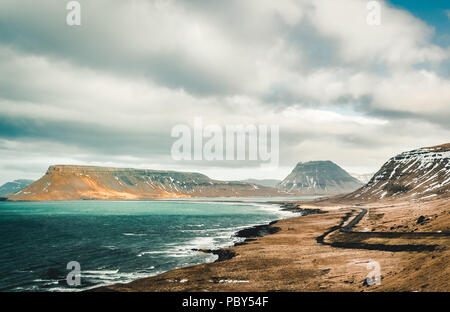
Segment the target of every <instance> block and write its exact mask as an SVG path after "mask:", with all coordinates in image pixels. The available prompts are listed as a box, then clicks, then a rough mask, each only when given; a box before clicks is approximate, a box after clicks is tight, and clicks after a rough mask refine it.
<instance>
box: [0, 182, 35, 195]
mask: <svg viewBox="0 0 450 312" xmlns="http://www.w3.org/2000/svg"><path fill="white" fill-rule="evenodd" d="M33 182H34V181H33V180H25V179H21V180H14V181H13V182H7V183H5V184H3V185H2V186H0V195H5V194H12V193H17V192H18V191H20V190H22V189H24V188H25V187H27V186H28V185H30V184H31V183H33Z"/></svg>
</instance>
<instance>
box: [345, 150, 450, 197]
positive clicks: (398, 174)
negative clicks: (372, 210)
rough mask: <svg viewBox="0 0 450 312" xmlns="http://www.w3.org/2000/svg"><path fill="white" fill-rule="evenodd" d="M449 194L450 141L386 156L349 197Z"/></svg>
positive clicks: (447, 195)
mask: <svg viewBox="0 0 450 312" xmlns="http://www.w3.org/2000/svg"><path fill="white" fill-rule="evenodd" d="M449 195H450V144H443V145H439V146H433V147H425V148H421V149H417V150H413V151H409V152H404V153H401V154H399V155H397V156H395V157H392V158H391V159H389V160H388V161H387V162H386V163H385V164H384V165H383V166H382V167H381V169H380V170H379V171H378V172H377V173H376V174H375V175H374V176H373V177H372V179H371V180H370V181H369V183H367V184H366V185H365V186H364V187H363V188H361V189H359V190H357V191H356V192H354V193H352V194H349V195H348V196H347V197H348V198H349V199H358V200H379V199H383V198H392V197H393V198H411V199H417V198H434V197H447V198H448V197H449Z"/></svg>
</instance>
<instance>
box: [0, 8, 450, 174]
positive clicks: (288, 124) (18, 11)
mask: <svg viewBox="0 0 450 312" xmlns="http://www.w3.org/2000/svg"><path fill="white" fill-rule="evenodd" d="M380 2H381V4H382V24H381V25H380V26H378V27H370V26H368V25H367V23H366V16H367V13H368V11H367V9H366V3H367V2H366V1H364V0H342V1H325V0H317V1H308V0H282V1H276V2H274V1H270V0H264V1H261V0H249V1H240V0H230V1H224V2H204V1H170V0H168V1H143V0H135V1H133V2H132V3H134V6H132V5H131V4H132V3H131V2H115V3H114V5H113V4H111V2H109V1H106V0H98V1H82V14H83V17H82V26H81V28H79V29H76V28H69V27H67V26H66V25H65V24H64V23H63V22H64V18H62V17H64V14H66V11H65V8H64V6H60V1H50V0H43V1H42V2H40V6H41V7H40V8H39V10H36V8H35V6H34V5H32V4H34V1H28V2H27V1H24V3H25V4H23V5H21V6H18V5H16V1H13V0H4V1H2V2H1V3H0V19H2V20H7V21H8V26H9V27H8V28H2V29H0V91H1V92H0V94H1V95H0V117H1V118H0V122H3V124H1V123H0V129H5V130H4V133H3V134H2V136H3V137H5V138H6V140H8V142H15V143H14V144H17V145H14V144H12V143H8V144H7V145H3V147H2V148H3V151H5V153H6V151H8V153H11V154H9V155H13V156H11V157H9V158H8V160H9V161H13V160H14V159H17V162H20V161H22V160H23V161H24V162H25V163H27V164H28V163H29V162H30V158H29V157H28V156H21V155H23V154H22V153H21V152H20V150H21V149H22V150H23V149H26V150H27V151H29V152H31V154H30V155H38V156H36V158H37V159H40V160H41V161H42V162H45V159H46V158H47V159H48V161H49V162H50V161H58V160H59V159H61V160H67V159H68V160H73V161H79V162H89V163H97V164H98V163H108V164H110V165H111V164H117V165H126V164H127V162H128V163H130V166H131V165H134V166H145V165H152V166H155V164H157V165H159V166H161V168H164V167H168V168H174V169H175V168H177V166H179V164H177V163H174V162H173V161H172V160H171V159H170V155H169V149H168V148H167V146H170V142H171V141H170V140H171V138H170V128H171V127H172V126H173V125H174V124H177V123H192V120H193V118H194V117H195V116H202V117H203V119H204V120H205V121H206V122H207V123H216V124H220V125H224V124H237V123H266V124H279V125H280V126H281V140H282V142H281V152H282V153H281V157H282V158H281V162H282V164H281V165H282V167H283V168H284V169H280V170H281V171H282V172H283V174H284V171H286V168H290V166H293V165H294V164H295V163H296V162H297V161H301V160H302V161H303V160H312V159H332V160H336V161H337V162H338V163H339V164H341V165H343V166H344V167H346V168H349V167H352V166H353V167H354V168H362V167H367V168H368V170H367V171H374V169H376V167H377V166H379V165H381V164H382V162H383V161H384V160H385V159H386V158H387V157H389V156H392V154H393V151H395V152H397V151H398V152H400V151H402V150H403V149H409V148H413V147H417V146H420V145H432V144H437V143H442V142H443V141H444V140H446V139H448V137H449V126H448V120H449V118H450V106H449V105H448V104H449V103H450V81H449V79H448V77H443V76H440V75H439V74H438V73H437V72H435V71H434V70H433V68H436V66H439V64H440V62H442V61H449V59H450V58H449V52H450V49H449V48H446V47H440V46H437V45H435V44H433V40H432V39H433V29H432V27H430V26H429V25H427V24H426V23H425V22H423V21H421V20H419V19H417V18H416V17H414V16H412V15H411V14H410V13H408V12H406V11H403V10H399V9H394V8H392V7H390V6H389V5H387V4H386V2H384V1H380ZM27 3H28V4H29V5H26V4H27ZM30 120H34V121H36V123H31V122H30ZM11 123H17V125H16V124H14V126H15V127H16V128H14V129H10V128H1V127H2V126H5V127H11ZM21 127H22V128H24V129H21ZM46 127H47V132H44V133H37V134H34V133H33V134H31V132H32V131H37V130H36V129H38V130H39V131H43V130H45V129H46ZM50 127H55V129H57V130H55V131H56V132H58V131H61V133H62V134H61V135H60V136H57V135H56V134H57V133H56V134H55V135H52V131H51V129H50ZM64 127H67V128H64ZM70 129H72V132H71V131H70ZM63 130H64V131H68V132H67V133H70V134H72V133H73V136H74V137H73V138H68V137H67V138H65V137H62V136H63V134H64V133H65V132H62V131H63ZM83 131H84V132H83ZM89 131H91V132H89ZM9 132H11V133H9ZM77 132H80V134H79V135H77ZM86 133H89V134H86ZM108 133H112V134H110V135H108ZM111 136H113V137H111ZM1 138H2V137H0V139H1ZM114 139H116V140H117V145H119V146H118V147H113V146H111V145H113V143H112V142H114ZM30 140H35V141H36V142H38V143H36V144H31V145H30V144H29V142H30ZM96 140H97V141H96ZM53 144H56V145H57V146H58V147H59V150H60V152H61V154H58V155H57V157H53V156H52V155H53V154H52V152H51V151H53V147H54V145H53ZM121 145H122V148H120V147H121ZM52 146H53V147H52ZM50 147H52V148H50ZM45 148H48V149H49V151H47V152H46V151H45ZM33 153H36V154H33ZM69 154H70V155H69ZM5 155H6V154H5ZM355 155H358V157H357V158H354V157H355ZM208 165H209V164H195V165H192V168H190V169H191V170H202V171H203V170H206V169H205V168H206V167H207V166H208ZM215 165H217V164H215ZM5 166H6V163H5ZM227 166H228V165H227ZM239 166H241V165H239ZM236 167H238V165H236ZM251 170H254V168H242V167H241V168H238V169H236V170H235V171H234V172H233V171H230V170H229V169H227V168H225V169H224V167H220V164H219V165H218V166H216V167H214V169H210V171H211V172H215V174H216V175H217V177H220V178H223V177H224V176H226V175H229V176H230V177H238V176H239V177H242V175H244V174H248V172H251ZM261 174H264V173H261ZM274 175H275V174H274ZM260 177H261V176H260ZM268 177H269V176H268Z"/></svg>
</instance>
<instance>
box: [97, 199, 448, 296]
mask: <svg viewBox="0 0 450 312" xmlns="http://www.w3.org/2000/svg"><path fill="white" fill-rule="evenodd" d="M279 204H283V203H279ZM284 204H285V205H284V206H283V208H284V209H288V210H291V211H298V210H299V209H303V210H304V211H305V212H310V213H311V212H314V213H311V214H305V215H302V216H293V217H292V218H286V219H281V220H278V221H273V222H271V223H270V224H265V225H262V226H256V228H255V226H253V227H251V228H246V229H244V230H243V231H244V232H241V234H242V235H245V236H246V238H245V240H244V241H243V242H241V243H236V244H235V245H234V246H232V247H229V248H222V249H218V250H203V252H211V253H215V254H217V255H218V257H219V258H218V259H217V260H216V261H215V262H212V263H204V264H198V265H194V266H190V267H185V268H179V269H174V270H170V271H167V272H165V273H162V274H158V275H156V276H153V277H148V278H142V279H138V280H135V281H133V282H130V283H126V284H113V285H110V286H104V287H97V288H94V289H92V290H91V291H96V292H98V291H100V292H101V291H119V292H135V291H137V292H142V291H143V292H149V291H150V292H160V291H163V292H179V291H188V292H203V291H209V292H248V291H250V292H267V291H287V292H291V291H295V292H299V291H300V292H302V291H308V292H310V291H318V292H321V291H337V292H341V291H346V292H348V291H350V292H356V291H357V292H360V291H449V289H450V267H449V266H448V265H447V263H448V262H449V260H450V239H449V236H448V235H447V234H446V233H447V232H448V230H447V229H448V228H449V224H450V213H449V212H448V204H447V203H446V202H442V201H439V200H437V201H429V202H423V203H420V204H417V203H411V202H407V201H398V202H395V203H394V202H384V203H373V204H366V205H364V208H363V207H361V206H359V205H355V204H353V203H344V202H341V203H335V202H333V203H331V202H328V201H316V202H296V203H284ZM299 205H300V207H298V206H299ZM412 205H414V206H412ZM364 210H367V212H365V213H362V211H364ZM319 211H321V212H319ZM423 216H427V218H425V220H427V221H423V220H424V218H423ZM400 221H401V222H400ZM399 222H400V223H401V224H399ZM273 228H276V229H273ZM421 233H425V234H421ZM261 235H262V236H261ZM398 246H400V248H399V247H398ZM372 263H377V265H378V266H379V267H380V270H381V277H380V280H381V283H380V284H375V285H372V284H370V285H369V284H368V283H367V281H366V277H367V276H368V273H370V270H368V269H369V265H372Z"/></svg>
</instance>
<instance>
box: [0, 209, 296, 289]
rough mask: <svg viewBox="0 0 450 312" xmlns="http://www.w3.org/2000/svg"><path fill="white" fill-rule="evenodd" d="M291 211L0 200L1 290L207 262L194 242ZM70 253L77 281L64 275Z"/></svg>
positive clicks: (205, 245) (89, 282) (99, 281)
mask: <svg viewBox="0 0 450 312" xmlns="http://www.w3.org/2000/svg"><path fill="white" fill-rule="evenodd" d="M290 216H295V215H294V214H292V213H291V212H283V211H281V210H280V208H279V206H278V205H272V204H265V203H262V202H260V203H249V202H240V203H239V202H205V201H202V202H194V201H63V202H0V291H79V290H86V289H90V288H93V287H97V286H101V285H108V284H114V283H124V282H129V281H132V280H135V279H138V278H143V277H148V276H153V275H156V274H159V273H162V272H165V271H168V270H171V269H175V268H180V267H186V266H191V265H195V264H198V263H205V262H212V261H215V260H216V258H217V256H215V255H213V254H209V253H202V252H198V251H196V250H195V249H215V248H220V247H227V246H231V245H233V244H234V243H235V242H237V241H239V240H240V239H239V238H237V237H235V233H236V232H237V231H238V230H240V229H243V228H246V227H249V226H252V225H257V224H265V223H268V222H269V221H272V220H275V219H280V218H285V217H290ZM71 261H77V262H78V263H79V264H80V268H81V280H80V282H81V284H80V285H78V286H70V285H68V283H67V280H66V278H67V274H69V273H70V270H68V269H67V264H68V263H69V262H71Z"/></svg>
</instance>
